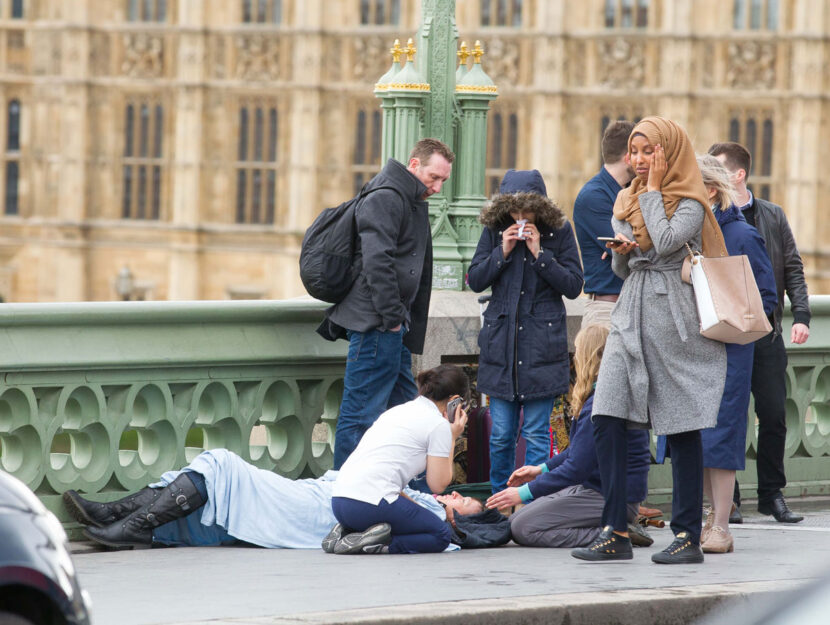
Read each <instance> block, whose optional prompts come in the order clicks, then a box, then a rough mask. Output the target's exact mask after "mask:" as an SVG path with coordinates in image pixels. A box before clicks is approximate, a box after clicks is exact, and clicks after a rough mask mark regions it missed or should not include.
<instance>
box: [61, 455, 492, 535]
mask: <svg viewBox="0 0 830 625" xmlns="http://www.w3.org/2000/svg"><path fill="white" fill-rule="evenodd" d="M336 478H337V471H327V472H326V474H325V475H323V476H322V477H320V478H317V479H303V480H291V479H288V478H286V477H283V476H281V475H277V474H276V473H274V472H272V471H267V470H265V469H259V468H257V467H255V466H253V465H251V464H249V463H247V462H245V461H244V460H243V459H242V458H240V457H239V456H238V455H236V454H235V453H233V452H231V451H228V450H227V449H211V450H209V451H205V452H203V453H202V454H200V455H199V456H198V457H197V458H196V459H194V461H193V462H191V463H190V464H189V465H188V466H186V467H184V468H183V469H182V470H181V471H168V472H167V473H165V474H164V475H162V476H161V481H160V482H158V483H156V484H151V485H150V486H148V487H146V488H143V489H142V490H140V491H139V492H137V493H134V494H131V495H129V496H127V497H124V498H123V499H120V500H118V501H113V502H110V503H98V502H94V501H90V500H88V499H85V498H83V497H81V496H80V495H79V494H78V493H77V492H76V491H74V490H69V491H66V492H65V493H64V495H63V500H64V502H65V504H66V507H67V509H68V510H69V513H70V514H71V515H72V517H73V518H74V519H76V520H77V521H78V522H79V523H81V524H83V525H85V526H87V527H86V529H85V531H84V534H85V535H86V536H87V537H88V538H90V539H92V540H94V541H95V542H98V543H100V544H103V545H106V546H109V547H116V548H125V547H136V548H142V547H150V546H152V545H153V544H156V545H171V546H193V547H204V546H218V545H232V544H236V543H239V542H242V543H248V544H252V545H258V546H260V547H268V548H286V549H319V547H320V541H321V540H322V539H323V538H324V537H325V536H326V534H327V533H328V532H329V530H330V529H331V526H332V525H334V524H335V523H336V522H337V520H336V519H335V518H334V515H333V513H332V511H331V493H332V488H333V486H334V483H335V480H336ZM404 493H405V494H406V496H408V497H409V498H410V499H412V500H413V501H415V502H417V503H418V504H419V505H421V506H423V507H424V509H425V510H429V511H430V512H431V513H432V514H434V515H435V517H436V518H437V519H438V520H439V521H444V520H445V519H447V517H448V516H449V517H450V519H451V520H454V516H453V515H455V514H457V515H474V514H476V513H479V512H481V510H482V505H481V503H480V502H479V501H477V500H475V499H471V498H469V497H462V496H461V495H460V494H458V493H457V492H453V493H452V494H451V495H438V496H433V495H429V494H425V493H419V492H417V491H414V490H410V489H404ZM179 497H181V498H179ZM445 510H446V511H445Z"/></svg>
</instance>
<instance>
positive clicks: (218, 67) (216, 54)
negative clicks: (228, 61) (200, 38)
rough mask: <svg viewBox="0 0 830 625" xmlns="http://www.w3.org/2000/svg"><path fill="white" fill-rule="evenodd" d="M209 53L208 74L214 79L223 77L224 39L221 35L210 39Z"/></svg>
mask: <svg viewBox="0 0 830 625" xmlns="http://www.w3.org/2000/svg"><path fill="white" fill-rule="evenodd" d="M209 45H210V52H209V53H208V58H209V59H210V68H209V70H208V71H209V72H210V74H211V76H213V77H214V78H220V79H221V78H224V77H225V74H226V72H225V37H224V36H222V35H215V36H213V37H211V39H210V44H209Z"/></svg>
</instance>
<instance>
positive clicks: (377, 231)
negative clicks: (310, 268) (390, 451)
mask: <svg viewBox="0 0 830 625" xmlns="http://www.w3.org/2000/svg"><path fill="white" fill-rule="evenodd" d="M454 158H455V156H454V154H453V153H452V151H450V149H449V147H447V146H446V145H445V144H444V143H442V142H441V141H438V140H437V139H422V140H421V141H419V142H418V143H416V144H415V147H414V148H413V150H412V153H411V154H410V157H409V164H408V165H404V164H402V163H400V162H398V161H396V160H395V159H391V158H390V159H389V161H388V162H387V163H386V165H385V166H384V168H383V169H382V170H381V172H380V173H379V174H378V175H377V176H375V177H374V178H372V180H370V181H369V183H368V184H367V186H366V189H371V188H374V187H381V186H391V187H394V189H396V190H391V189H382V190H379V191H377V192H375V193H372V194H370V195H368V196H367V197H366V198H365V199H364V200H363V201H362V202H361V203H360V205H359V206H358V207H357V209H356V210H355V226H356V230H357V233H358V245H359V251H358V253H359V254H361V255H362V270H361V272H360V275H359V276H358V278H357V280H355V282H354V284H353V285H352V288H351V290H350V291H349V293H348V294H347V295H346V297H345V298H344V299H343V301H341V302H340V303H338V304H335V305H334V306H332V307H331V308H330V309H329V310H328V311H326V322H325V323H324V325H323V326H321V329H320V331H321V334H323V335H324V336H325V337H326V338H330V339H335V338H347V339H348V341H349V356H348V360H347V361H346V375H345V378H344V380H343V385H344V388H343V400H342V403H341V404H340V417H339V418H338V420H337V430H336V432H335V437H334V468H335V469H340V467H341V466H342V464H343V463H344V462H345V460H346V458H348V457H349V454H351V453H352V451H354V449H355V447H357V444H358V443H359V442H360V439H361V437H362V436H363V433H364V432H365V431H366V430H368V429H369V427H370V426H371V425H372V424H373V423H374V422H375V420H376V419H377V418H378V416H379V415H380V414H381V413H382V412H385V411H386V410H388V409H389V408H392V407H393V406H397V405H398V404H402V403H404V402H407V401H410V400H412V399H414V398H415V397H416V396H417V394H418V390H417V388H416V387H415V381H414V380H413V379H412V353H416V354H419V353H421V352H422V351H423V347H424V337H425V335H426V325H427V316H428V314H429V296H430V291H431V288H432V237H431V235H430V225H429V206H428V204H427V202H426V199H427V198H428V197H429V196H430V195H432V194H434V193H438V192H439V191H441V186H442V185H443V184H444V183H445V182H446V181H447V179H448V178H449V177H450V172H451V170H452V162H453V160H454Z"/></svg>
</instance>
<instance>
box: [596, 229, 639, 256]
mask: <svg viewBox="0 0 830 625" xmlns="http://www.w3.org/2000/svg"><path fill="white" fill-rule="evenodd" d="M614 238H615V239H617V241H619V243H614V242H612V241H608V243H606V244H605V247H607V248H608V249H610V250H613V251H615V252H616V253H617V254H630V253H631V251H632V250H634V249H635V248H638V247H640V244H639V243H637V242H636V241H631V240H630V239H629V238H628V237H627V236H625V235H624V234H617V235H614Z"/></svg>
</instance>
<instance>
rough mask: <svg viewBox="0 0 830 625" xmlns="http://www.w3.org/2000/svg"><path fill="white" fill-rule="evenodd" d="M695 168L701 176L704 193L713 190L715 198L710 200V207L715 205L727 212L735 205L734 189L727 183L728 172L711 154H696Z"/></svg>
mask: <svg viewBox="0 0 830 625" xmlns="http://www.w3.org/2000/svg"><path fill="white" fill-rule="evenodd" d="M697 166H698V167H699V168H700V173H701V175H702V176H703V184H704V186H705V187H706V191H707V192H708V191H709V189H714V190H715V197H713V198H712V200H711V202H712V206H713V207H714V205H715V204H717V205H718V206H719V207H720V209H721V210H722V211H726V210H729V207H730V206H732V204H734V203H735V198H736V195H735V187H734V186H732V183H731V182H730V181H729V170H728V169H726V167H724V166H723V164H722V163H721V162H720V161H719V160H718V159H716V158H715V157H714V156H712V155H711V154H698V155H697Z"/></svg>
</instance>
